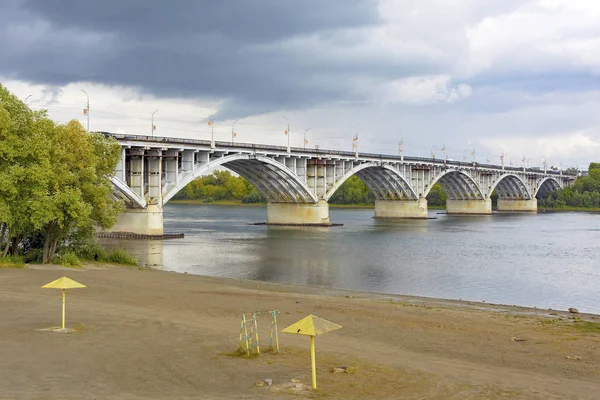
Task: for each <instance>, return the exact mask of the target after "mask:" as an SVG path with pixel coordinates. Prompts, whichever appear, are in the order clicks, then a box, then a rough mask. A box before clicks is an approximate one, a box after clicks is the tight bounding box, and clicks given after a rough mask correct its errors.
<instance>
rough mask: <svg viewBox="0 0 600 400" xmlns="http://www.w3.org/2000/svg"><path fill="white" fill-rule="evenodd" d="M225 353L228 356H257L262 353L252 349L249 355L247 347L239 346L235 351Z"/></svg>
mask: <svg viewBox="0 0 600 400" xmlns="http://www.w3.org/2000/svg"><path fill="white" fill-rule="evenodd" d="M223 355H224V356H227V357H241V358H256V357H258V356H259V355H260V354H258V353H257V352H255V351H252V350H250V355H248V352H246V349H245V348H244V347H242V346H238V348H237V349H235V350H234V351H232V352H230V353H223Z"/></svg>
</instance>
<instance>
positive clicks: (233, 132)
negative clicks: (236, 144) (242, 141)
mask: <svg viewBox="0 0 600 400" xmlns="http://www.w3.org/2000/svg"><path fill="white" fill-rule="evenodd" d="M239 120H240V119H239V118H238V119H236V120H235V121H233V124H231V144H233V141H234V139H235V137H236V136H237V134H236V133H235V123H236V122H238V121H239Z"/></svg>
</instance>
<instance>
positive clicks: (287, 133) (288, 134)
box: [285, 124, 291, 154]
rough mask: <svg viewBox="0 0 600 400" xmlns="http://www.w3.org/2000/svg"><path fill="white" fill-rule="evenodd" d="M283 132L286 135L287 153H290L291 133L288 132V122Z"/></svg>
mask: <svg viewBox="0 0 600 400" xmlns="http://www.w3.org/2000/svg"><path fill="white" fill-rule="evenodd" d="M285 134H286V135H287V137H288V143H287V152H288V154H290V135H291V133H290V124H288V126H287V130H286V131H285Z"/></svg>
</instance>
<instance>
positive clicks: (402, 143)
mask: <svg viewBox="0 0 600 400" xmlns="http://www.w3.org/2000/svg"><path fill="white" fill-rule="evenodd" d="M398 153H400V161H404V138H403V137H402V136H400V142H399V143H398Z"/></svg>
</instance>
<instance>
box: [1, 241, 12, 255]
mask: <svg viewBox="0 0 600 400" xmlns="http://www.w3.org/2000/svg"><path fill="white" fill-rule="evenodd" d="M8 249H10V238H8V240H7V241H6V247H5V248H4V253H2V257H6V256H7V255H8Z"/></svg>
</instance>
